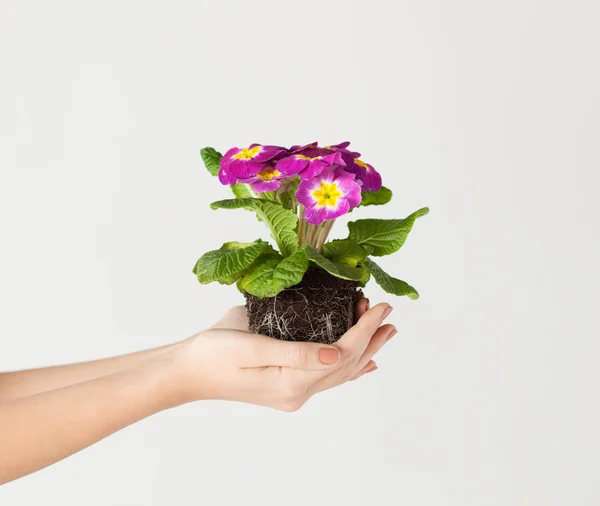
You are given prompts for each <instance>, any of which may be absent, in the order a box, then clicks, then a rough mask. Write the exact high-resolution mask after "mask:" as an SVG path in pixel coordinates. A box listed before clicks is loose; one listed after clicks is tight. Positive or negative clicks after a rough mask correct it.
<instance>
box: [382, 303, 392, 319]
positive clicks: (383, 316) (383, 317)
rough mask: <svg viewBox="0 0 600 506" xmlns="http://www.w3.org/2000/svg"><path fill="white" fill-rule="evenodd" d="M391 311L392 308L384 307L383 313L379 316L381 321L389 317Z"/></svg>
mask: <svg viewBox="0 0 600 506" xmlns="http://www.w3.org/2000/svg"><path fill="white" fill-rule="evenodd" d="M393 309H394V308H393V307H392V306H388V307H386V308H385V311H384V312H383V314H382V315H381V321H383V320H385V319H386V318H387V317H388V316H389V315H390V313H391V312H392V310H393Z"/></svg>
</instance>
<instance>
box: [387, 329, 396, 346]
mask: <svg viewBox="0 0 600 506" xmlns="http://www.w3.org/2000/svg"><path fill="white" fill-rule="evenodd" d="M397 333H398V331H397V330H396V329H394V330H392V331H391V332H390V334H389V336H387V338H386V339H385V342H386V343H387V342H388V341H389V340H390V339H391V338H392V337H394V336H395V335H396V334H397Z"/></svg>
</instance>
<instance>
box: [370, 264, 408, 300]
mask: <svg viewBox="0 0 600 506" xmlns="http://www.w3.org/2000/svg"><path fill="white" fill-rule="evenodd" d="M365 265H366V266H367V267H368V269H369V270H370V271H371V274H372V275H373V277H374V278H375V281H377V284H378V285H379V286H381V288H383V289H384V290H385V291H386V292H388V293H393V294H394V295H400V296H402V295H406V296H407V297H409V298H410V299H413V300H414V299H418V298H419V293H418V292H417V290H415V289H414V288H413V287H412V286H410V285H409V284H408V283H406V282H405V281H402V280H400V279H396V278H393V277H392V276H390V275H389V274H388V273H387V272H385V271H384V270H383V269H382V268H381V267H379V265H377V264H376V263H375V262H373V260H371V259H370V258H367V259H366V260H365Z"/></svg>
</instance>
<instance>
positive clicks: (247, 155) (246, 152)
mask: <svg viewBox="0 0 600 506" xmlns="http://www.w3.org/2000/svg"><path fill="white" fill-rule="evenodd" d="M261 151H262V146H255V147H253V148H244V149H242V150H241V151H240V152H239V153H236V154H235V155H233V158H234V159H235V160H252V158H254V157H255V156H256V155H258V153H260V152H261Z"/></svg>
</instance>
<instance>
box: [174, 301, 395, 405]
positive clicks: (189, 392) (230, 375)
mask: <svg viewBox="0 0 600 506" xmlns="http://www.w3.org/2000/svg"><path fill="white" fill-rule="evenodd" d="M390 311H391V306H389V304H378V305H377V306H375V307H373V308H371V309H368V301H367V299H364V298H361V299H360V300H359V301H358V303H357V307H356V312H357V317H358V321H357V323H356V325H354V327H352V328H351V329H350V330H349V331H348V332H347V333H346V334H344V335H343V336H342V338H341V339H340V340H339V341H337V342H336V343H335V345H333V346H328V345H323V344H318V343H301V342H288V341H280V340H277V339H273V338H271V337H267V336H262V335H257V334H251V333H250V332H248V330H247V329H248V324H247V319H246V310H245V308H243V307H237V308H233V309H231V310H230V311H228V312H227V313H226V314H225V316H224V317H223V318H221V320H220V321H219V322H218V323H217V324H216V325H215V326H214V327H213V328H211V329H209V330H206V331H204V332H201V333H200V334H198V335H196V336H194V337H192V338H190V339H187V340H186V341H183V342H182V343H180V346H179V347H178V349H177V351H176V353H177V356H176V364H177V370H178V371H179V372H180V381H181V384H182V388H183V389H184V390H185V394H184V395H185V396H186V400H188V401H192V400H198V399H224V400H234V401H240V402H248V403H251V404H258V405H262V406H269V407H272V408H276V409H280V410H284V411H295V410H297V409H298V408H300V407H301V406H302V405H303V404H304V403H305V402H306V401H307V400H308V399H309V398H310V397H311V396H312V395H314V394H315V393H317V392H321V391H323V390H327V389H329V388H332V387H334V386H337V385H341V384H342V383H345V382H346V381H349V380H353V379H357V378H359V377H360V376H362V375H363V374H365V373H367V372H370V371H373V370H375V369H376V365H375V363H374V362H373V361H372V360H371V358H372V357H373V355H374V354H375V353H377V352H378V351H379V350H380V349H381V347H382V346H383V345H384V344H385V342H386V341H387V340H389V339H390V338H391V337H392V336H393V335H394V334H395V333H396V329H395V327H394V326H393V325H383V326H381V324H382V322H383V320H384V319H385V318H386V317H387V316H388V315H389V312H390Z"/></svg>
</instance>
